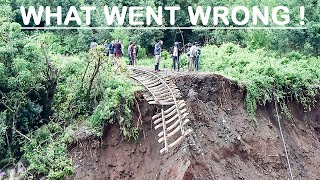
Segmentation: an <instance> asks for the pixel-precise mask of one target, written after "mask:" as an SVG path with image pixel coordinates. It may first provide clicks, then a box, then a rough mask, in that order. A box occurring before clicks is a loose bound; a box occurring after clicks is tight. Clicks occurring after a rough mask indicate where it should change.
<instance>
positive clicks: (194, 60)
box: [189, 43, 198, 71]
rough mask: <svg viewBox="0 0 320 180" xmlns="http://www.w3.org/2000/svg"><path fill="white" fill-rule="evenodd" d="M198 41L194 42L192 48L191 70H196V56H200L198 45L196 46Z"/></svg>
mask: <svg viewBox="0 0 320 180" xmlns="http://www.w3.org/2000/svg"><path fill="white" fill-rule="evenodd" d="M196 44H197V43H193V44H192V46H191V48H190V61H191V62H190V66H189V71H194V68H195V63H196V58H197V56H198V47H197V46H196Z"/></svg>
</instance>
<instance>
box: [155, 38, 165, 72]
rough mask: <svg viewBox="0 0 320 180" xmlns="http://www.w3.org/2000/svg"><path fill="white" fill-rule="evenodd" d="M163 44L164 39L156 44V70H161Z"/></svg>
mask: <svg viewBox="0 0 320 180" xmlns="http://www.w3.org/2000/svg"><path fill="white" fill-rule="evenodd" d="M162 44H163V41H162V40H160V41H159V42H158V43H157V44H156V45H155V46H154V55H155V57H156V63H155V67H154V70H155V71H160V69H159V67H160V61H161V46H162Z"/></svg>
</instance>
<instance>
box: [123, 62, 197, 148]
mask: <svg viewBox="0 0 320 180" xmlns="http://www.w3.org/2000/svg"><path fill="white" fill-rule="evenodd" d="M129 69H131V70H132V72H133V73H132V75H131V78H133V79H135V80H136V81H137V82H139V83H140V84H142V85H143V86H144V87H145V89H146V90H147V91H146V92H145V93H144V97H145V99H146V100H147V101H148V103H149V104H152V105H156V106H158V107H159V109H160V112H158V113H157V114H156V115H154V116H153V117H152V120H153V123H154V124H155V129H156V130H158V129H161V131H160V132H159V134H158V137H159V140H158V142H159V143H163V148H162V149H161V150H160V153H161V154H162V153H166V152H169V149H170V148H173V147H174V146H176V145H178V144H179V143H180V142H181V141H182V140H183V139H184V138H185V137H186V136H187V135H188V134H190V133H191V132H192V130H191V129H186V125H187V123H188V122H189V121H190V120H189V119H188V118H187V117H188V115H189V114H188V112H187V109H186V103H185V101H184V100H181V94H180V91H179V89H178V88H177V87H176V85H175V84H173V83H172V82H170V80H168V79H167V78H164V77H161V76H160V75H159V74H156V73H154V72H152V71H148V70H145V69H139V68H134V67H131V68H129Z"/></svg>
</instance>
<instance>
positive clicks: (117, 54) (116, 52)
mask: <svg viewBox="0 0 320 180" xmlns="http://www.w3.org/2000/svg"><path fill="white" fill-rule="evenodd" d="M113 48H114V55H115V57H116V58H121V56H122V45H121V43H120V42H119V41H116V42H115V43H114V44H113Z"/></svg>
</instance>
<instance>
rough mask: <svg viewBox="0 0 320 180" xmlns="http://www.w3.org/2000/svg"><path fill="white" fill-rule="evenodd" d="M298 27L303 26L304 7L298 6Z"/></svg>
mask: <svg viewBox="0 0 320 180" xmlns="http://www.w3.org/2000/svg"><path fill="white" fill-rule="evenodd" d="M300 19H301V21H300V25H301V26H303V25H304V20H303V19H304V6H300Z"/></svg>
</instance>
